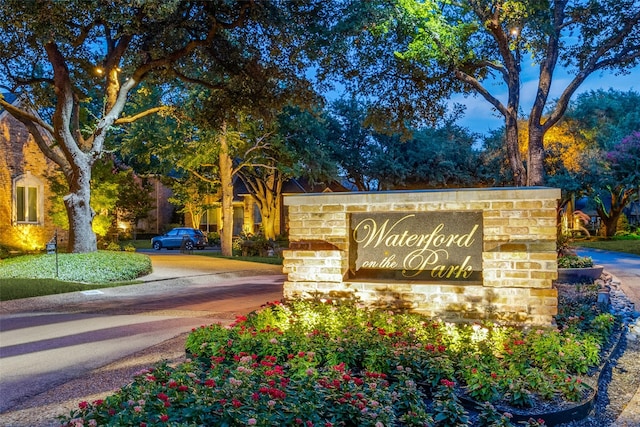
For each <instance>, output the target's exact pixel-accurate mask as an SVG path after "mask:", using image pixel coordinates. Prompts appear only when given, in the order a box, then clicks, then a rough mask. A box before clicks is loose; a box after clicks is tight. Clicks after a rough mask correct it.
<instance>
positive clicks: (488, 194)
mask: <svg viewBox="0 0 640 427" xmlns="http://www.w3.org/2000/svg"><path fill="white" fill-rule="evenodd" d="M417 194H422V195H425V194H428V195H429V199H428V202H465V201H485V200H487V201H496V200H517V199H530V198H534V199H559V198H560V197H561V191H560V189H559V188H552V187H501V188H454V189H444V190H442V189H435V190H410V191H409V190H407V191H405V190H398V191H396V190H393V191H360V192H348V193H306V194H295V195H285V196H284V203H285V205H288V206H294V205H306V204H309V202H310V201H309V199H310V198H313V199H314V202H313V203H314V204H322V203H323V202H326V203H331V204H361V203H386V202H388V201H390V200H393V201H394V202H396V203H397V202H400V203H403V202H415V201H416V199H417V197H416V195H417ZM421 201H425V200H424V199H421Z"/></svg>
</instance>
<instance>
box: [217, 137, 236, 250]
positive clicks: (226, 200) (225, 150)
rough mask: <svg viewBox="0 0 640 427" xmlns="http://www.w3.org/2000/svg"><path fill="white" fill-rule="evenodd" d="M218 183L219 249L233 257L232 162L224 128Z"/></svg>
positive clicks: (221, 138) (221, 140)
mask: <svg viewBox="0 0 640 427" xmlns="http://www.w3.org/2000/svg"><path fill="white" fill-rule="evenodd" d="M218 162H219V164H220V183H221V193H222V229H221V230H220V247H221V252H222V255H224V256H232V255H233V160H232V159H231V156H229V144H228V141H227V135H226V126H223V128H222V132H221V133H220V158H219V160H218Z"/></svg>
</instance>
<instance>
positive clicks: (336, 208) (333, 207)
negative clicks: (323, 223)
mask: <svg viewBox="0 0 640 427" xmlns="http://www.w3.org/2000/svg"><path fill="white" fill-rule="evenodd" d="M321 209H322V212H344V211H345V210H346V209H345V206H344V205H323V206H322V207H321Z"/></svg>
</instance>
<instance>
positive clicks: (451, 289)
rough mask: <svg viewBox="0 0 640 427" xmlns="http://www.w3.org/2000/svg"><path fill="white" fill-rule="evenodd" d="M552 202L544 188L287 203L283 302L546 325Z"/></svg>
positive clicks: (314, 197) (551, 192)
mask: <svg viewBox="0 0 640 427" xmlns="http://www.w3.org/2000/svg"><path fill="white" fill-rule="evenodd" d="M559 198H560V190H559V189H555V188H541V187H534V188H491V189H459V190H447V191H439V190H438V191H436V190H424V191H397V192H396V191H391V192H371V193H328V194H327V193H323V194H305V195H291V196H285V199H284V202H285V205H286V206H287V207H288V215H289V240H290V246H289V250H286V251H284V253H283V256H284V262H283V266H284V272H285V274H287V275H288V278H287V281H286V282H285V284H284V296H285V298H287V299H300V298H318V297H320V298H323V297H324V298H344V297H352V298H355V299H357V300H359V301H360V302H362V303H364V304H366V305H368V306H372V307H385V308H401V309H408V310H410V311H414V312H419V313H423V314H426V315H429V316H433V317H438V318H441V319H443V320H447V321H453V322H474V321H480V320H493V321H497V322H501V323H511V324H514V323H515V324H535V325H548V324H551V323H552V322H553V316H554V315H555V314H557V307H558V298H557V292H556V290H555V289H553V287H552V282H553V280H554V279H556V277H557V263H556V207H557V200H558V199H559ZM465 213H467V214H465ZM456 218H458V219H456ZM356 227H359V228H357V229H356ZM367 233H369V234H367ZM416 266H423V267H425V268H423V269H422V270H423V271H419V273H420V274H414V273H415V272H416V270H417V268H416ZM418 269H419V268H418Z"/></svg>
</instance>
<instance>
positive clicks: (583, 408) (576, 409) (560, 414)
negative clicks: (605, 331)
mask: <svg viewBox="0 0 640 427" xmlns="http://www.w3.org/2000/svg"><path fill="white" fill-rule="evenodd" d="M626 330H627V326H626V325H622V327H621V328H620V331H619V332H618V336H617V337H615V338H614V344H613V345H612V346H611V349H610V350H609V351H608V352H607V353H606V354H605V356H604V360H603V361H602V363H600V366H599V367H598V371H597V372H598V377H597V381H596V385H595V387H590V386H588V387H589V388H590V389H591V392H590V393H589V397H587V398H586V399H584V400H582V402H580V403H576V404H575V405H573V406H570V407H568V408H565V409H561V410H558V411H552V412H539V413H532V412H526V411H519V410H517V409H514V408H511V407H509V408H508V410H504V409H505V408H504V407H502V408H500V407H496V409H498V411H500V412H509V413H510V414H511V415H512V418H511V421H512V422H516V423H518V422H521V421H525V422H526V421H528V420H529V419H530V418H533V419H536V420H537V419H543V420H544V422H545V424H546V425H547V426H549V427H552V426H555V425H557V424H563V423H568V422H571V421H578V420H581V419H583V418H585V417H587V415H589V412H591V410H592V409H593V407H594V406H595V402H596V399H597V397H598V388H599V385H600V381H601V377H602V373H603V372H604V371H605V369H606V368H607V366H608V365H609V363H610V361H611V356H612V355H613V354H615V353H616V352H617V351H618V350H619V348H620V345H621V344H622V342H623V341H624V338H625V337H626ZM460 401H461V402H462V404H463V405H464V407H465V408H467V409H471V410H474V411H476V410H477V409H478V408H479V407H480V406H481V404H480V403H479V402H477V401H475V400H473V399H470V398H467V397H463V396H461V397H460Z"/></svg>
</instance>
